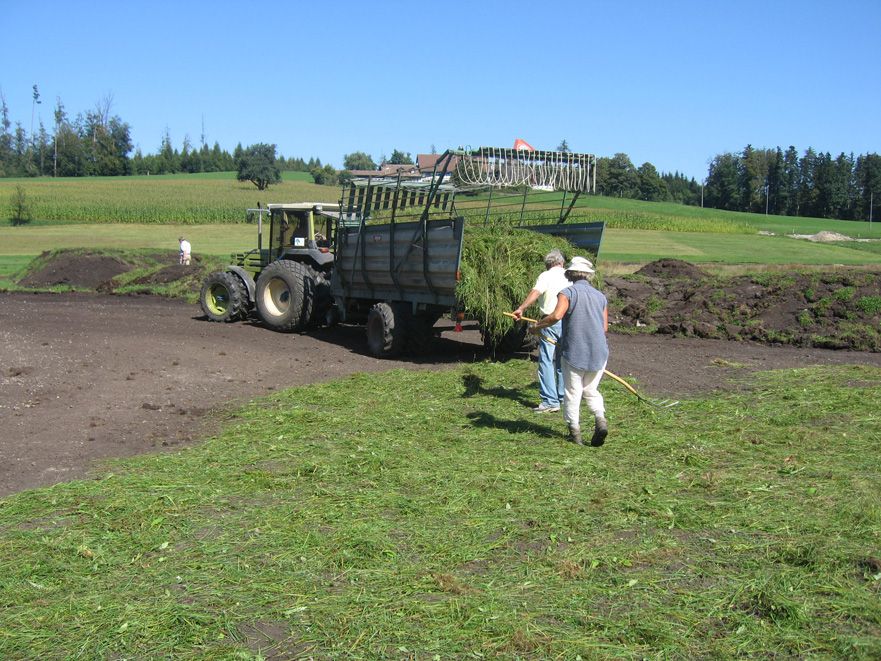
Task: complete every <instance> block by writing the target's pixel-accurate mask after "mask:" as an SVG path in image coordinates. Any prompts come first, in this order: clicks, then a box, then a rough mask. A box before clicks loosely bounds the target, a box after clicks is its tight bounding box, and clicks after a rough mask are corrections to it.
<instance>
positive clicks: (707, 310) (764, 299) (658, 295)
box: [604, 263, 881, 351]
mask: <svg viewBox="0 0 881 661" xmlns="http://www.w3.org/2000/svg"><path fill="white" fill-rule="evenodd" d="M655 264H657V263H655ZM648 266H649V267H651V266H653V265H652V264H650V265H648ZM689 266H690V265H689ZM647 269H648V273H655V272H663V269H658V268H653V269H649V268H648V267H646V269H643V271H646V270H647ZM643 271H640V272H638V273H639V275H643V276H644V275H646V273H643ZM676 271H677V272H680V273H686V272H688V269H687V268H684V267H677V268H676ZM695 271H696V272H697V273H701V275H699V276H696V277H682V276H680V277H676V278H670V277H667V278H663V277H649V278H644V277H643V278H636V279H633V278H632V277H629V278H628V277H624V278H607V279H606V282H605V283H604V284H605V285H606V294H607V296H608V298H609V302H610V323H612V324H613V327H617V328H618V329H619V330H624V329H627V328H636V329H639V331H640V332H656V333H660V334H666V335H677V336H686V337H703V338H719V339H729V340H751V341H756V342H763V343H767V344H791V345H794V346H799V347H822V348H828V349H852V350H856V351H881V275H879V274H877V273H867V272H863V271H844V270H843V271H836V272H833V273H798V272H790V273H775V274H768V273H762V274H756V275H746V276H736V277H727V278H726V277H711V276H708V275H706V274H703V273H702V272H701V271H700V270H699V269H695Z"/></svg>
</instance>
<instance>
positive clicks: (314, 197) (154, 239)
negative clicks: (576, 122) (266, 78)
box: [0, 172, 881, 287]
mask: <svg viewBox="0 0 881 661" xmlns="http://www.w3.org/2000/svg"><path fill="white" fill-rule="evenodd" d="M308 179H309V175H308V174H306V173H302V172H288V173H285V181H284V182H283V183H282V184H280V185H277V186H273V187H271V188H270V189H269V191H265V192H263V193H259V194H258V191H257V190H256V188H254V187H253V186H252V185H251V184H244V183H240V182H237V181H236V180H235V176H234V174H233V173H230V172H226V173H211V174H202V175H162V176H151V177H124V178H116V177H105V178H89V179H58V180H53V179H47V178H43V179H6V180H0V218H3V217H4V216H8V215H9V214H8V209H6V208H5V207H4V206H3V205H4V204H7V203H8V201H9V197H10V194H11V191H12V190H13V189H14V187H15V186H16V185H22V186H24V187H25V189H26V191H27V194H28V196H29V197H30V199H31V202H32V204H33V206H34V212H35V214H36V220H35V221H34V222H33V223H31V224H29V225H27V226H24V227H11V226H10V225H8V224H0V287H3V286H9V283H10V281H11V278H12V277H13V276H14V274H16V273H18V272H19V271H20V269H21V268H22V267H23V265H24V264H25V263H26V259H28V258H33V257H35V256H37V255H39V254H40V253H42V252H44V251H46V250H53V249H61V248H96V249H111V250H142V249H156V250H174V249H175V248H176V245H177V237H178V236H180V235H181V234H185V235H186V236H187V238H188V239H189V240H190V241H191V243H192V244H193V249H194V251H195V252H196V253H197V254H200V253H201V254H203V255H210V256H225V255H228V254H230V253H231V252H234V251H237V250H241V249H243V248H248V247H251V246H254V245H256V227H255V226H254V225H251V224H245V223H244V222H242V221H244V220H245V209H246V208H248V207H253V206H255V205H256V203H257V201H258V200H262V201H263V202H278V201H285V202H295V201H307V200H308V201H325V202H334V201H336V200H338V197H339V189H337V188H335V187H326V186H315V185H314V184H312V183H309V181H308ZM473 204H479V199H478V200H474V199H463V209H465V208H467V206H468V205H473ZM583 204H584V206H583V207H582V208H579V210H578V213H579V219H580V220H600V219H602V220H606V221H607V230H606V234H605V238H604V241H603V246H602V251H601V254H600V263H601V265H602V264H603V262H605V264H606V267H607V268H608V267H613V266H614V265H615V264H616V263H622V264H639V263H645V262H649V261H653V260H655V259H661V258H664V257H676V258H680V259H684V260H687V261H692V262H700V263H703V264H710V263H715V264H719V265H757V266H764V265H806V266H811V265H830V264H841V265H846V266H857V265H870V266H875V265H878V264H881V244H879V243H858V242H848V243H839V244H817V243H810V242H808V241H803V240H795V239H788V238H782V237H779V236H762V235H758V234H755V233H754V232H758V231H759V230H765V231H772V232H775V233H777V234H785V233H797V234H813V233H816V232H818V231H820V230H828V231H834V232H838V233H841V234H845V235H848V236H851V237H854V238H856V237H866V236H872V237H874V238H879V239H881V227H879V224H878V223H873V225H872V226H871V228H870V227H869V224H868V223H858V222H848V221H838V220H820V219H812V218H783V217H778V216H764V215H760V214H743V213H732V212H725V211H716V210H713V209H700V208H697V207H686V206H683V205H678V204H666V203H653V202H640V201H637V200H622V199H616V198H605V197H599V196H589V197H586V198H584V200H583ZM550 206H553V205H550ZM550 206H549V207H548V208H550ZM47 219H51V220H47ZM77 220H79V221H88V222H76V221H77ZM640 228H641V229H640Z"/></svg>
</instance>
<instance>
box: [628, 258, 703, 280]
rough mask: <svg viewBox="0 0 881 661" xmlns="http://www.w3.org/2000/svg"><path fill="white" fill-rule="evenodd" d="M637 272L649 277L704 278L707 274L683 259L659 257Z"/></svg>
mask: <svg viewBox="0 0 881 661" xmlns="http://www.w3.org/2000/svg"><path fill="white" fill-rule="evenodd" d="M636 274H637V275H642V276H645V277H648V278H703V277H706V275H707V274H706V273H704V272H703V271H701V270H700V269H699V268H698V267H697V266H695V265H694V264H690V263H688V262H684V261H682V260H681V259H659V260H657V261H655V262H651V263H650V264H646V265H645V266H643V267H642V268H641V269H639V270H638V271H637V272H636Z"/></svg>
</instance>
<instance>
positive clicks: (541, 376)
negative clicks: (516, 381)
mask: <svg viewBox="0 0 881 661" xmlns="http://www.w3.org/2000/svg"><path fill="white" fill-rule="evenodd" d="M562 332H563V322H562V321H558V322H557V323H555V324H554V325H553V326H548V327H547V328H543V329H542V330H541V333H542V335H544V336H545V337H547V338H548V339H551V340H553V341H554V342H559V341H560V334H561V333H562ZM538 345H539V346H538V394H539V396H540V397H541V403H542V404H544V405H546V406H559V405H560V404H561V403H562V402H563V396H564V394H565V387H564V385H563V370H562V368H561V367H560V357H559V355H557V351H556V349H557V347H556V345H554V344H551V343H550V342H545V341H544V340H541V339H540V340H539V343H538Z"/></svg>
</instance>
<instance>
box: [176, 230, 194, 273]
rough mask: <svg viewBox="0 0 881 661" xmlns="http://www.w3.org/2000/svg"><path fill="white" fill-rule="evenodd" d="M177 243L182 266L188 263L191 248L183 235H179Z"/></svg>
mask: <svg viewBox="0 0 881 661" xmlns="http://www.w3.org/2000/svg"><path fill="white" fill-rule="evenodd" d="M178 243H179V244H180V255H179V256H180V263H181V264H183V265H184V266H189V265H190V252H191V251H192V248H191V247H190V242H189V241H187V240H186V239H185V238H184V237H180V238H179V239H178Z"/></svg>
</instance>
